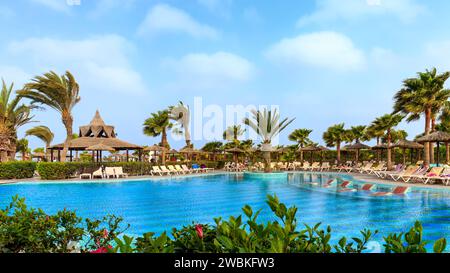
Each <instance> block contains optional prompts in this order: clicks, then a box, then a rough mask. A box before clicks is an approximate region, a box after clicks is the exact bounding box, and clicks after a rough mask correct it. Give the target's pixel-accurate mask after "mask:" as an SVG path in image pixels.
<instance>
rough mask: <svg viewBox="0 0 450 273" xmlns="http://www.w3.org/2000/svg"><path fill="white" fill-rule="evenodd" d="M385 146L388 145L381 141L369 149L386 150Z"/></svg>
mask: <svg viewBox="0 0 450 273" xmlns="http://www.w3.org/2000/svg"><path fill="white" fill-rule="evenodd" d="M387 148H388V147H387V145H386V144H383V143H381V144H378V145H375V146H373V147H372V148H371V149H372V150H386V149H387Z"/></svg>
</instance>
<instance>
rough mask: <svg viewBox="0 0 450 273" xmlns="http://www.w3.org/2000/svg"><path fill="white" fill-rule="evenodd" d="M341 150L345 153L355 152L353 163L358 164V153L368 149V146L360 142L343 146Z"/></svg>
mask: <svg viewBox="0 0 450 273" xmlns="http://www.w3.org/2000/svg"><path fill="white" fill-rule="evenodd" d="M343 149H344V150H346V151H350V150H355V151H356V154H355V161H356V162H358V161H359V151H360V150H367V149H370V146H368V145H366V144H363V143H361V142H356V143H355V144H350V145H347V146H344V148H343Z"/></svg>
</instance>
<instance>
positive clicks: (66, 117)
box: [61, 112, 73, 162]
mask: <svg viewBox="0 0 450 273" xmlns="http://www.w3.org/2000/svg"><path fill="white" fill-rule="evenodd" d="M62 121H63V124H64V126H65V127H66V134H67V136H66V141H64V148H63V150H62V155H61V162H65V161H66V155H67V151H68V150H69V142H70V141H71V140H72V138H73V130H72V125H73V118H72V115H71V114H70V113H65V112H63V114H62Z"/></svg>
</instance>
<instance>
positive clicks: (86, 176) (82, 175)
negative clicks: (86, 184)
mask: <svg viewBox="0 0 450 273" xmlns="http://www.w3.org/2000/svg"><path fill="white" fill-rule="evenodd" d="M100 170H101V169H100ZM84 178H87V179H92V174H91V173H82V174H80V179H84Z"/></svg>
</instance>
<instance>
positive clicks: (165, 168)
mask: <svg viewBox="0 0 450 273" xmlns="http://www.w3.org/2000/svg"><path fill="white" fill-rule="evenodd" d="M159 168H160V169H161V171H163V172H166V173H168V174H178V172H177V171H176V170H175V171H172V170H169V169H167V167H166V166H164V165H161V166H159Z"/></svg>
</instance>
